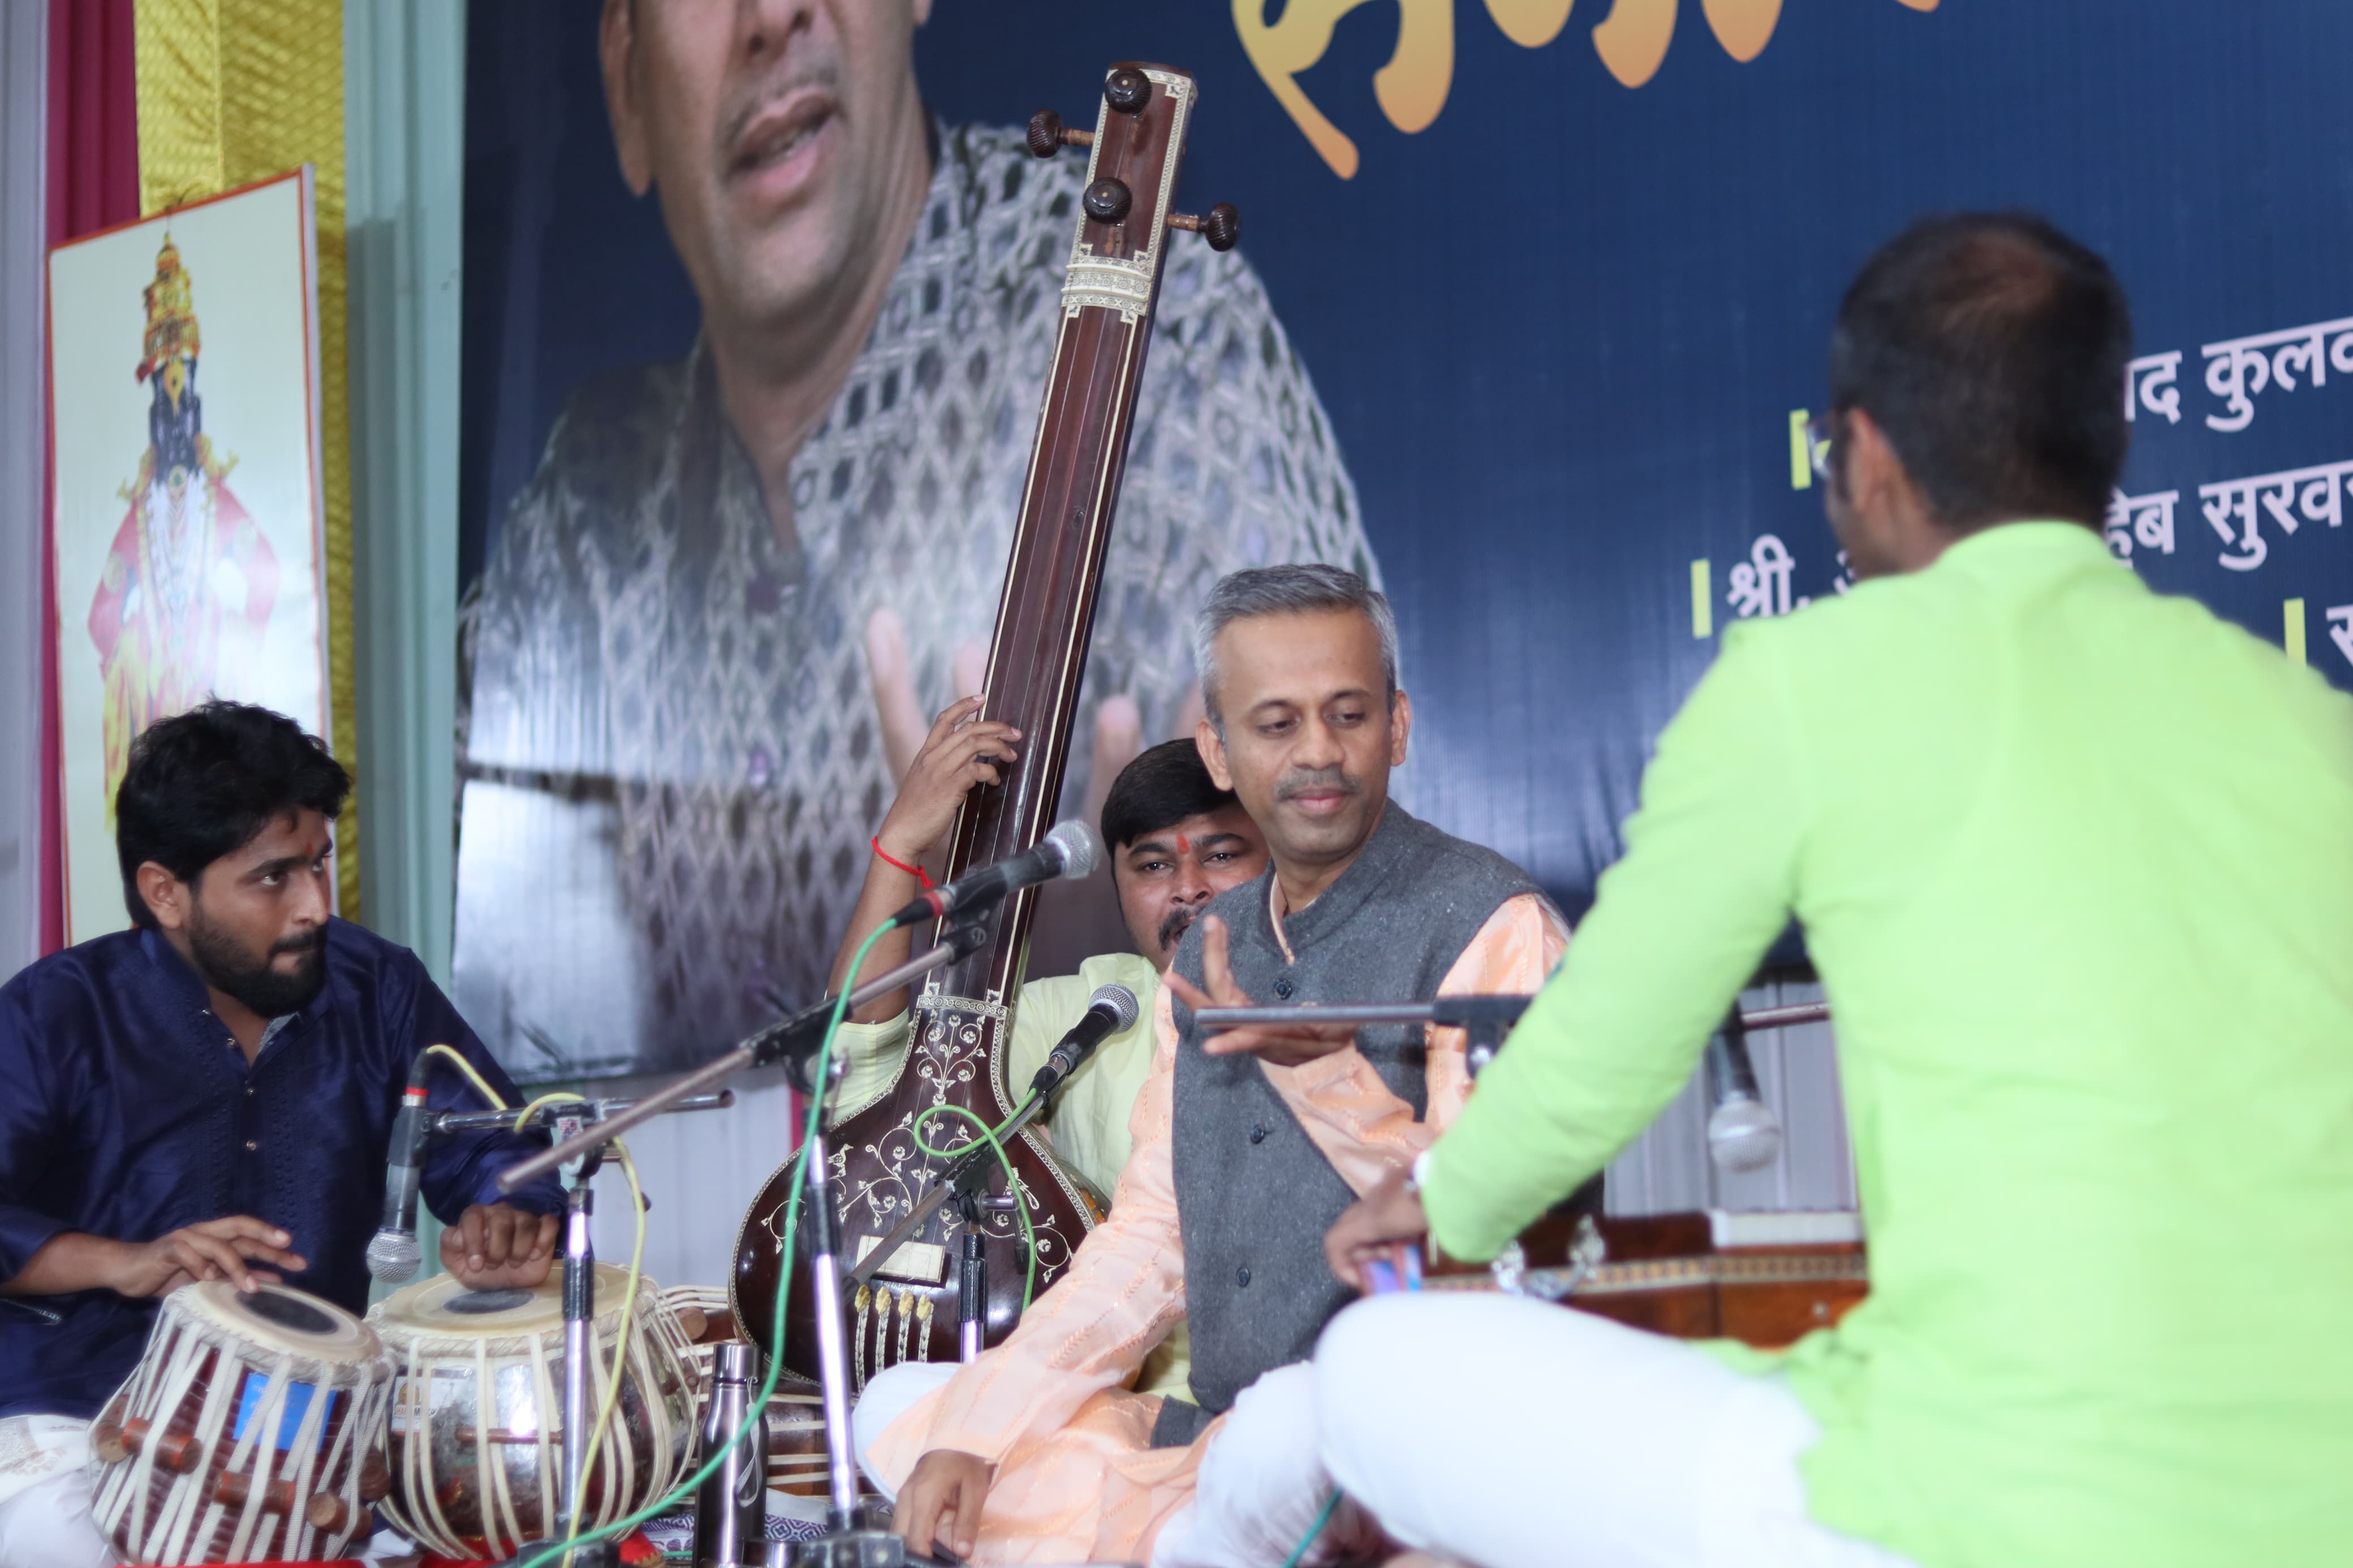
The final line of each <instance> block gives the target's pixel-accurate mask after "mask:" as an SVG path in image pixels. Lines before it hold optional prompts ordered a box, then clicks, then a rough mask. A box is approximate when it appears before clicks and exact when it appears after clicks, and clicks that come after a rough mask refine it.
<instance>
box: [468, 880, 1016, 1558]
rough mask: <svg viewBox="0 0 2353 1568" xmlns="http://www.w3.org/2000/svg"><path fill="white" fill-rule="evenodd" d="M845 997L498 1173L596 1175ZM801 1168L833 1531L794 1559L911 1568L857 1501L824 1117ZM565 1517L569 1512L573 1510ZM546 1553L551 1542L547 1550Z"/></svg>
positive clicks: (583, 1245) (967, 940) (935, 954)
mask: <svg viewBox="0 0 2353 1568" xmlns="http://www.w3.org/2000/svg"><path fill="white" fill-rule="evenodd" d="M986 940H987V937H986V933H985V932H984V931H983V930H982V928H981V926H980V924H979V923H978V922H977V921H967V922H965V923H960V924H957V925H953V926H950V927H949V928H948V929H947V930H946V931H943V932H942V933H941V936H940V941H939V942H938V944H937V945H936V946H934V947H932V948H931V949H929V950H928V951H926V952H920V953H917V954H916V955H915V956H914V957H913V958H910V959H909V960H908V961H907V962H906V963H902V964H900V965H899V966H898V967H897V968H895V969H892V970H888V971H885V972H884V973H881V974H880V975H878V976H876V977H875V978H874V979H872V980H870V981H868V982H867V983H866V984H863V985H860V986H858V987H857V988H855V989H854V990H852V991H851V992H850V993H849V1007H850V1008H855V1007H859V1006H862V1005H865V1004H866V1003H868V1002H871V1001H873V1000H874V999H875V998H877V997H880V996H887V995H889V994H891V993H892V992H893V991H897V990H899V989H901V988H902V987H903V986H905V985H906V984H909V983H910V982H912V981H914V980H917V979H920V978H921V977H923V975H926V974H928V973H931V972H932V971H933V970H934V969H940V968H944V967H945V966H946V965H948V964H950V963H955V962H956V961H957V960H958V959H961V958H964V957H965V956H967V955H969V954H970V953H972V952H975V951H976V950H977V949H978V948H979V946H980V944H981V943H982V942H984V941H986ZM838 1001H839V998H833V997H828V999H827V1000H825V1001H823V1002H820V1003H818V1005H815V1006H813V1007H807V1008H804V1009H803V1010H802V1011H800V1012H799V1013H797V1014H795V1015H794V1016H791V1017H789V1018H786V1019H783V1020H780V1021H779V1022H777V1023H775V1024H772V1025H770V1026H768V1027H767V1028H765V1029H763V1030H761V1031H760V1032H759V1033H758V1034H756V1035H754V1036H752V1037H750V1038H749V1039H747V1040H744V1042H743V1043H742V1044H740V1045H738V1046H737V1047H735V1048H734V1049H733V1050H731V1051H729V1052H728V1053H727V1054H726V1055H724V1056H723V1057H720V1058H717V1059H716V1060H714V1061H712V1062H711V1063H709V1064H708V1065H706V1066H704V1067H702V1068H698V1069H696V1070H695V1071H693V1072H691V1073H689V1074H687V1075H686V1076H685V1077H684V1078H681V1079H679V1080H678V1081H677V1082H676V1083H673V1084H671V1085H670V1086H669V1087H668V1088H666V1089H659V1090H658V1091H656V1092H655V1093H653V1094H650V1095H648V1096H647V1097H646V1098H645V1099H643V1100H638V1101H636V1102H635V1103H634V1104H630V1105H628V1107H627V1109H624V1110H617V1111H616V1112H614V1113H613V1114H612V1115H610V1116H608V1117H600V1118H597V1119H596V1121H595V1122H594V1123H593V1124H591V1125H587V1126H584V1127H583V1128H581V1130H580V1131H577V1132H575V1133H573V1134H572V1135H570V1136H568V1137H566V1138H565V1139H563V1140H562V1141H561V1142H558V1143H557V1144H556V1145H555V1146H554V1148H552V1149H546V1150H543V1151H542V1152H539V1153H537V1154H534V1155H533V1156H532V1157H531V1158H530V1159H528V1160H524V1161H522V1162H521V1163H517V1164H515V1165H512V1166H510V1167H509V1168H508V1169H507V1170H505V1171H502V1172H501V1173H500V1174H499V1178H498V1181H499V1185H500V1187H501V1189H502V1190H504V1191H507V1192H512V1191H513V1190H514V1189H515V1188H516V1187H519V1186H521V1185H522V1184H524V1183H526V1182H529V1181H532V1180H533V1179H534V1178H536V1177H537V1176H539V1175H540V1174H542V1173H544V1172H547V1171H550V1170H554V1168H556V1167H557V1166H559V1165H562V1164H564V1163H566V1162H568V1161H571V1160H575V1159H576V1160H580V1161H582V1162H583V1168H584V1169H593V1168H594V1163H595V1162H596V1161H598V1160H601V1159H602V1158H603V1152H604V1150H605V1148H606V1146H607V1144H609V1143H611V1142H612V1141H613V1140H614V1139H615V1138H617V1137H619V1136H620V1135H621V1134H623V1133H625V1132H627V1131H629V1130H630V1129H631V1128H633V1127H637V1126H638V1125H639V1124H641V1123H643V1122H645V1121H649V1120H651V1119H652V1118H654V1117H656V1116H659V1115H661V1114H662V1113H663V1112H665V1111H669V1110H678V1109H680V1108H681V1106H682V1105H684V1104H685V1103H686V1102H688V1101H690V1100H708V1099H712V1098H716V1097H713V1096H711V1095H710V1092H709V1091H711V1090H712V1089H714V1088H716V1086H717V1085H719V1084H720V1083H721V1082H722V1081H723V1080H724V1079H729V1078H733V1076H734V1075H735V1074H737V1073H739V1072H742V1071H744V1069H745V1068H753V1067H765V1066H767V1065H768V1064H770V1063H772V1062H776V1061H781V1060H784V1059H786V1058H794V1059H797V1060H799V1059H806V1058H807V1057H809V1056H810V1055H812V1054H814V1053H815V1052H816V1050H817V1049H818V1047H819V1045H821V1044H822V1042H823V1041H824V1038H825V1034H826V1027H827V1026H828V1023H830V1021H831V1019H832V1016H833V1011H834V1008H835V1005H837V1002H838ZM846 1010H847V1009H845V1011H846ZM839 1068H840V1064H839V1062H837V1063H836V1064H835V1070H836V1071H837V1072H838V1071H839ZM831 1087H832V1086H831V1085H830V1084H824V1085H819V1086H818V1093H820V1094H822V1093H825V1092H828V1090H829V1089H831ZM731 1098H732V1097H731ZM572 1109H574V1110H577V1109H578V1108H577V1107H576V1106H575V1107H572ZM1025 1109H1027V1108H1025ZM1030 1114H1031V1115H1033V1116H1034V1115H1035V1114H1036V1112H1035V1111H1034V1110H1032V1111H1030ZM801 1163H802V1167H803V1169H804V1170H805V1172H806V1173H807V1174H806V1175H805V1176H804V1178H803V1181H804V1195H803V1200H802V1205H801V1208H802V1215H803V1221H802V1223H803V1224H804V1225H806V1226H807V1230H808V1239H809V1258H808V1269H809V1282H810V1285H811V1287H812V1289H813V1290H814V1292H815V1296H814V1300H815V1302H816V1306H817V1345H818V1388H819V1392H820V1394H821V1397H822V1400H823V1405H824V1409H825V1446H826V1487H827V1494H828V1507H827V1510H826V1522H827V1526H828V1529H827V1531H826V1534H825V1535H824V1536H823V1537H822V1538H820V1539H818V1540H817V1541H812V1542H804V1543H802V1544H801V1545H800V1546H799V1547H797V1549H796V1550H795V1552H794V1553H793V1561H794V1563H797V1564H803V1565H807V1568H901V1565H902V1564H904V1563H907V1562H909V1561H910V1560H911V1559H910V1557H909V1555H908V1553H907V1552H906V1543H905V1542H902V1541H901V1540H900V1539H899V1538H898V1537H897V1536H895V1535H893V1534H892V1533H890V1532H889V1531H885V1530H881V1529H879V1528H877V1525H876V1521H873V1520H872V1519H870V1518H869V1517H867V1515H866V1512H865V1510H863V1509H861V1508H860V1506H859V1502H858V1459H857V1451H856V1448H855V1447H854V1442H853V1439H852V1437H851V1435H850V1430H849V1339H848V1334H847V1332H846V1322H845V1319H844V1317H843V1313H842V1280H841V1266H840V1258H839V1254H840V1251H841V1226H840V1221H839V1217H838V1216H837V1215H836V1212H835V1209H834V1204H833V1180H832V1172H833V1167H832V1163H831V1161H830V1160H829V1159H828V1155H827V1149H826V1139H825V1121H824V1118H823V1117H819V1118H818V1131H817V1134H816V1136H814V1137H812V1138H811V1139H809V1141H808V1142H807V1143H806V1144H804V1145H803V1147H802V1150H801ZM575 1194H576V1195H575V1203H576V1204H577V1205H578V1212H576V1213H575V1214H574V1215H571V1216H570V1218H569V1228H568V1229H567V1232H566V1240H565V1334H566V1336H567V1343H568V1339H569V1336H570V1335H571V1333H572V1332H573V1331H574V1329H573V1324H572V1321H571V1318H572V1308H573V1299H574V1294H575V1293H574V1291H573V1289H572V1288H571V1280H572V1278H573V1271H574V1268H575V1261H574V1254H575V1251H576V1252H578V1254H579V1255H580V1260H579V1269H580V1273H581V1277H582V1279H584V1280H585V1281H586V1285H587V1290H584V1291H583V1292H582V1297H583V1299H582V1302H581V1305H582V1308H583V1310H584V1313H586V1316H589V1317H593V1312H587V1311H586V1310H587V1309H588V1308H589V1307H591V1306H593V1302H592V1301H591V1300H588V1291H589V1290H593V1289H594V1280H595V1275H594V1272H593V1268H592V1267H591V1266H592V1264H593V1261H594V1260H593V1258H590V1257H589V1255H588V1251H587V1247H588V1238H587V1219H586V1201H585V1194H586V1184H585V1183H584V1184H582V1185H581V1186H580V1187H579V1188H577V1189H575ZM575 1237H576V1241H575ZM580 1331H581V1333H582V1334H583V1336H584V1338H585V1335H586V1321H584V1322H583V1323H582V1325H581V1328H580ZM567 1353H568V1352H567ZM565 1394H566V1396H567V1399H568V1397H569V1396H570V1394H571V1378H570V1375H569V1366H567V1369H566V1379H565ZM589 1419H593V1416H589V1417H585V1418H579V1419H575V1418H574V1417H572V1416H571V1415H569V1414H568V1413H567V1415H566V1418H565V1473H566V1477H567V1488H566V1500H567V1502H568V1501H569V1500H570V1499H571V1498H572V1497H575V1496H577V1495H578V1494H577V1492H576V1491H575V1490H574V1489H573V1488H574V1487H575V1486H576V1485H577V1480H576V1478H577V1477H578V1476H580V1475H581V1474H583V1473H584V1472H583V1471H582V1470H580V1469H579V1468H575V1463H574V1459H573V1456H572V1452H571V1449H572V1444H573V1437H572V1434H573V1433H574V1432H575V1431H578V1432H580V1433H581V1434H582V1440H584V1441H585V1439H586V1421H587V1420H589ZM566 1517H569V1512H568V1510H567V1515H566ZM610 1545H611V1543H610V1542H596V1543H595V1546H594V1547H591V1546H588V1545H585V1544H584V1545H583V1546H581V1547H579V1548H577V1549H576V1551H575V1559H574V1561H575V1563H589V1564H591V1565H592V1568H602V1564H604V1563H610V1562H611V1561H613V1559H612V1558H611V1557H610V1556H609V1555H607V1556H604V1557H602V1558H598V1557H594V1556H589V1555H587V1554H588V1553H590V1552H595V1551H597V1550H598V1549H609V1548H610ZM544 1549H545V1548H544V1546H542V1547H540V1548H537V1550H544ZM914 1560H915V1561H921V1559H914Z"/></svg>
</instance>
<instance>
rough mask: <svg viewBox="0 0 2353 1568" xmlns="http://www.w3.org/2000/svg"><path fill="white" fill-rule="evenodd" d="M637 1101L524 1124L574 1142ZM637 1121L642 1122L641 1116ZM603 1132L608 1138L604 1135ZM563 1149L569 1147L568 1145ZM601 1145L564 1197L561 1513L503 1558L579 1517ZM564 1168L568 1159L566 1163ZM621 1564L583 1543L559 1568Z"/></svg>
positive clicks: (554, 1539)
mask: <svg viewBox="0 0 2353 1568" xmlns="http://www.w3.org/2000/svg"><path fill="white" fill-rule="evenodd" d="M643 1103H644V1102H643V1101H639V1100H563V1101H559V1102H557V1103H554V1104H551V1105H543V1106H542V1107H540V1108H539V1109H538V1110H534V1111H533V1112H532V1113H531V1117H530V1120H529V1121H525V1122H524V1123H523V1124H522V1125H523V1126H524V1127H526V1128H529V1127H545V1128H548V1129H549V1130H550V1131H552V1132H553V1133H554V1135H555V1136H556V1137H558V1138H561V1139H565V1140H569V1141H571V1142H580V1141H581V1140H578V1139H577V1138H576V1137H575V1134H577V1133H578V1132H579V1131H581V1130H582V1129H583V1128H585V1127H589V1126H593V1125H596V1123H598V1122H600V1121H606V1120H607V1119H611V1118H617V1117H618V1116H619V1115H620V1114H621V1113H623V1112H625V1111H628V1110H634V1109H636V1108H637V1107H638V1106H639V1105H641V1104H643ZM734 1103H735V1092H734V1090H733V1089H722V1090H721V1091H720V1092H719V1093H717V1094H702V1095H693V1096H690V1097H687V1098H685V1099H682V1100H678V1101H677V1102H676V1103H674V1104H671V1105H670V1106H667V1107H664V1109H665V1110H673V1111H685V1110H727V1109H728V1108H729V1107H731V1106H733V1104H734ZM641 1120H642V1119H641ZM514 1126H515V1118H514V1116H513V1115H512V1114H511V1113H509V1112H507V1111H502V1110H444V1111H441V1112H438V1114H436V1115H435V1116H433V1117H432V1118H431V1119H430V1120H428V1121H427V1122H426V1124H425V1135H426V1136H427V1137H428V1138H429V1137H431V1136H433V1135H434V1134H436V1133H448V1132H463V1131H477V1130H482V1129H497V1130H501V1131H504V1130H508V1129H512V1128H513V1127H514ZM609 1136H610V1135H609V1134H608V1135H607V1137H608V1138H609ZM566 1146H567V1147H568V1146H569V1144H568V1142H567V1144H566ZM606 1148H607V1143H606V1142H588V1147H587V1150H586V1152H585V1153H583V1154H582V1155H581V1156H580V1160H579V1163H578V1165H577V1166H576V1167H572V1168H568V1169H567V1170H566V1184H565V1193H564V1387H563V1388H562V1389H561V1390H560V1391H559V1393H560V1396H561V1398H562V1400H563V1409H564V1472H563V1477H562V1483H563V1490H562V1492H561V1493H560V1494H559V1495H560V1498H561V1500H562V1501H561V1507H560V1510H559V1511H558V1512H557V1513H556V1515H555V1516H554V1518H552V1519H548V1520H546V1521H544V1522H545V1523H546V1524H547V1526H548V1534H547V1537H546V1538H545V1539H543V1540H540V1541H535V1542H527V1543H525V1544H524V1545H523V1546H522V1547H521V1548H520V1549H519V1550H518V1551H517V1552H516V1553H515V1555H514V1556H513V1557H512V1558H510V1559H509V1560H508V1561H509V1562H511V1563H521V1562H528V1561H529V1560H530V1559H531V1558H532V1557H533V1556H535V1555H538V1554H540V1553H543V1552H547V1551H549V1550H551V1549H553V1548H555V1547H560V1546H562V1545H563V1543H564V1542H565V1539H566V1538H567V1537H568V1536H569V1535H570V1533H571V1531H572V1521H574V1520H575V1519H576V1518H579V1517H581V1516H582V1514H584V1513H585V1511H586V1510H585V1508H584V1506H583V1503H584V1499H585V1495H586V1494H585V1492H584V1490H583V1489H584V1488H585V1487H586V1483H587V1479H588V1465H589V1462H590V1459H591V1458H592V1456H591V1455H590V1454H589V1452H588V1433H589V1428H590V1427H591V1426H595V1425H596V1399H595V1395H594V1394H593V1393H592V1392H591V1390H590V1386H589V1379H590V1376H591V1374H592V1372H593V1368H592V1367H591V1366H590V1364H589V1363H591V1362H592V1361H593V1360H594V1359H595V1358H594V1356H593V1354H592V1344H593V1338H594V1336H593V1332H592V1331H593V1329H594V1327H595V1325H596V1242H595V1239H594V1237H592V1236H591V1234H590V1228H589V1222H590V1220H591V1219H592V1218H593V1217H594V1215H595V1213H596V1192H595V1190H594V1189H593V1187H592V1186H591V1183H592V1181H593V1180H594V1178H595V1176H596V1173H597V1171H598V1170H599V1169H601V1168H602V1167H603V1165H604V1163H605V1150H606ZM566 1164H567V1166H569V1162H566ZM613 1354H614V1355H615V1357H616V1358H619V1357H624V1356H627V1355H628V1346H627V1345H616V1346H615V1347H614V1348H613ZM618 1561H619V1557H618V1555H617V1548H616V1547H615V1546H614V1544H613V1542H610V1541H584V1542H580V1543H579V1544H578V1545H576V1546H575V1547H573V1548H571V1550H570V1551H569V1552H565V1555H564V1557H563V1558H562V1559H561V1560H560V1562H561V1564H562V1568H611V1565H612V1564H614V1563H617V1562H618Z"/></svg>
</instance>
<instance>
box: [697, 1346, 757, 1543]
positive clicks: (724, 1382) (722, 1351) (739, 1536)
mask: <svg viewBox="0 0 2353 1568" xmlns="http://www.w3.org/2000/svg"><path fill="white" fill-rule="evenodd" d="M759 1392H760V1380H759V1376H758V1374H757V1373H755V1372H754V1358H753V1352H752V1347H751V1346H750V1345H749V1344H746V1343H745V1342H743V1341H741V1340H729V1341H725V1342H722V1343H721V1344H720V1346H719V1354H718V1357H717V1359H716V1360H715V1361H714V1362H713V1363H712V1375H711V1411H710V1414H709V1415H705V1416H704V1417H703V1421H702V1451H701V1454H700V1457H699V1458H698V1461H697V1462H698V1463H701V1462H703V1461H707V1460H709V1459H710V1458H711V1456H712V1455H713V1454H715V1453H718V1452H719V1451H720V1450H721V1449H723V1448H724V1449H725V1450H726V1458H725V1459H724V1460H723V1462H722V1463H721V1464H720V1466H719V1468H717V1469H715V1470H713V1471H712V1472H711V1475H710V1478H709V1479H706V1480H705V1481H704V1482H703V1483H702V1489H700V1490H699V1491H697V1492H696V1493H695V1498H694V1563H695V1568H740V1565H741V1564H745V1563H751V1564H758V1563H762V1562H764V1561H765V1552H766V1545H767V1534H768V1424H767V1422H766V1421H765V1420H761V1421H754V1422H753V1423H752V1429H751V1430H750V1431H749V1432H746V1433H744V1437H743V1440H742V1441H741V1442H735V1443H733V1445H732V1447H731V1440H732V1439H733V1437H734V1436H735V1431H736V1428H738V1427H740V1426H743V1425H744V1416H745V1415H747V1414H749V1413H750V1411H751V1409H752V1402H753V1400H754V1399H755V1398H757V1397H758V1395H759Z"/></svg>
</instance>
